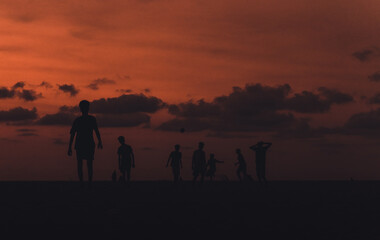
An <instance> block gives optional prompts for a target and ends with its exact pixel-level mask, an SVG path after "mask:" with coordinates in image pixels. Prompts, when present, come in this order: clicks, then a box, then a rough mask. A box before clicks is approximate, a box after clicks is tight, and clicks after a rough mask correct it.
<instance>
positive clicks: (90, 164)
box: [87, 160, 93, 182]
mask: <svg viewBox="0 0 380 240" xmlns="http://www.w3.org/2000/svg"><path fill="white" fill-rule="evenodd" d="M92 162H93V160H87V170H88V181H89V182H92V174H93V170H92Z"/></svg>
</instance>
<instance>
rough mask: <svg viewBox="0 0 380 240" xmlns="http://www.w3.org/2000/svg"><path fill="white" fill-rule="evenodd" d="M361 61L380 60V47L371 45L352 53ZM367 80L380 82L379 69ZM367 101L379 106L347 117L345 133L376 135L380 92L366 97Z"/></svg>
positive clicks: (379, 117)
mask: <svg viewBox="0 0 380 240" xmlns="http://www.w3.org/2000/svg"><path fill="white" fill-rule="evenodd" d="M352 56H354V57H355V58H357V59H358V60H359V61H361V62H363V63H367V62H370V61H376V60H380V49H379V48H378V47H372V48H367V49H363V50H361V51H358V52H355V53H353V54H352ZM368 79H369V81H371V82H374V83H379V84H380V71H376V72H374V73H373V74H371V75H369V76H368ZM367 103H368V104H371V105H374V106H379V107H377V109H376V110H371V111H369V112H362V113H358V114H355V115H353V116H351V117H350V119H348V121H347V123H346V124H345V126H344V131H345V133H348V134H365V135H368V136H378V135H379V133H380V92H377V93H375V94H374V95H373V96H371V97H368V98H367Z"/></svg>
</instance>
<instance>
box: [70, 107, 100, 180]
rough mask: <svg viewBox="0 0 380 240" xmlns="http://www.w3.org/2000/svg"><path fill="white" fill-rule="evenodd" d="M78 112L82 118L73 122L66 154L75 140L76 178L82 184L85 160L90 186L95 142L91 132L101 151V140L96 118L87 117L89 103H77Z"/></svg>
mask: <svg viewBox="0 0 380 240" xmlns="http://www.w3.org/2000/svg"><path fill="white" fill-rule="evenodd" d="M79 108H80V111H81V112H82V116H80V117H78V118H77V119H75V120H74V123H73V126H72V127H71V130H70V143H69V150H68V152H67V154H68V155H69V156H71V155H72V154H73V153H72V145H73V141H74V137H75V135H76V138H75V151H76V155H77V164H78V177H79V181H80V182H81V183H82V182H83V167H82V166H83V160H84V159H86V160H87V170H88V182H89V183H90V184H91V182H92V175H93V161H94V153H95V141H94V136H93V132H94V131H95V134H96V137H97V138H98V148H99V149H102V148H103V144H102V139H101V138H100V133H99V130H98V125H97V123H96V118H95V117H94V116H91V115H88V112H89V110H90V103H89V102H88V101H86V100H83V101H81V102H80V103H79Z"/></svg>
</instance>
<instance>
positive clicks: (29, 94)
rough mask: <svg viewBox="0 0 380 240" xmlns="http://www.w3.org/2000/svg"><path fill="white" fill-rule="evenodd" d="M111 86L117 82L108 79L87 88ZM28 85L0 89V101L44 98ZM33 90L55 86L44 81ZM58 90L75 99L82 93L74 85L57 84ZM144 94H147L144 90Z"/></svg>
mask: <svg viewBox="0 0 380 240" xmlns="http://www.w3.org/2000/svg"><path fill="white" fill-rule="evenodd" d="M110 84H116V81H114V80H111V79H108V78H98V79H95V80H92V81H91V82H90V83H89V84H88V85H87V86H85V87H86V88H88V89H91V90H99V87H100V86H101V85H110ZM25 86H26V83H25V82H17V83H15V84H14V85H13V86H12V87H4V86H3V87H0V99H12V98H16V97H17V98H19V99H22V100H24V101H28V102H32V101H35V100H37V99H39V98H43V96H42V93H37V92H36V91H35V90H33V89H26V88H25ZM29 86H30V87H32V88H38V87H44V88H46V89H52V88H54V86H53V85H52V84H50V83H49V82H46V81H43V82H42V83H41V84H38V85H31V84H29ZM57 90H58V91H60V92H63V93H67V94H68V95H69V96H71V97H75V96H77V95H78V93H79V92H80V90H79V88H78V87H77V86H75V85H74V84H67V83H65V84H57ZM116 91H119V92H124V93H129V92H132V90H128V91H127V90H116ZM144 92H147V91H145V90H144Z"/></svg>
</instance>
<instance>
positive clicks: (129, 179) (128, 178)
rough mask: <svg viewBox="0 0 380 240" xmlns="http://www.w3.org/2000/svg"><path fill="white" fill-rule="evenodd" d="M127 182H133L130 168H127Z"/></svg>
mask: <svg viewBox="0 0 380 240" xmlns="http://www.w3.org/2000/svg"><path fill="white" fill-rule="evenodd" d="M127 181H128V182H129V181H131V167H130V166H128V167H127Z"/></svg>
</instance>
